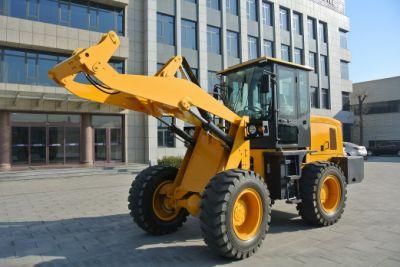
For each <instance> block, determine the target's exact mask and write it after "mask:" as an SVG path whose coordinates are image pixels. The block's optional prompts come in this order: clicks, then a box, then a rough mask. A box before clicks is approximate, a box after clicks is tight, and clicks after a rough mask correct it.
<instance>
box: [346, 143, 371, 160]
mask: <svg viewBox="0 0 400 267" xmlns="http://www.w3.org/2000/svg"><path fill="white" fill-rule="evenodd" d="M343 151H344V152H345V153H346V155H347V156H362V157H366V156H367V155H368V152H367V149H366V148H365V146H359V145H356V144H353V143H349V142H343Z"/></svg>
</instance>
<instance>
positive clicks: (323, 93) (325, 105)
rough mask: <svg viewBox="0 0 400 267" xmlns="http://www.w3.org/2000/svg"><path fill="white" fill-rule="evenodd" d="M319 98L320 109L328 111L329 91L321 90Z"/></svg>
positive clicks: (329, 103)
mask: <svg viewBox="0 0 400 267" xmlns="http://www.w3.org/2000/svg"><path fill="white" fill-rule="evenodd" d="M321 96H322V108H324V109H330V107H331V100H330V97H329V89H326V88H322V89H321Z"/></svg>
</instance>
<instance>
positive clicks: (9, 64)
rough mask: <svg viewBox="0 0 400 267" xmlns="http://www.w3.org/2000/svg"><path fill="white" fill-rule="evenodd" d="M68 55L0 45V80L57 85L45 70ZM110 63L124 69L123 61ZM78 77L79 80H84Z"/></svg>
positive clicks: (118, 68) (121, 70)
mask: <svg viewBox="0 0 400 267" xmlns="http://www.w3.org/2000/svg"><path fill="white" fill-rule="evenodd" d="M67 57H68V56H67V55H62V54H55V53H45V52H39V51H34V50H20V49H14V48H4V47H0V62H1V68H0V82H4V83H18V84H29V85H44V86H57V85H56V83H55V82H53V80H50V79H49V78H48V74H47V72H48V71H49V69H51V68H52V67H54V66H55V65H56V64H58V63H59V62H61V61H63V60H65V59H66V58H67ZM110 63H111V64H112V65H113V66H114V67H115V68H116V69H117V71H119V72H121V73H122V72H123V71H124V62H123V61H121V60H118V61H117V60H113V61H110ZM82 78H83V77H78V78H77V79H78V80H79V81H82V82H83V81H85V79H84V78H83V79H82Z"/></svg>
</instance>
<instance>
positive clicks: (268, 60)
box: [217, 56, 313, 75]
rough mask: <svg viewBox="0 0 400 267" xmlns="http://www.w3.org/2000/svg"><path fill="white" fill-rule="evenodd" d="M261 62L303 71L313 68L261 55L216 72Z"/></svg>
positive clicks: (229, 70)
mask: <svg viewBox="0 0 400 267" xmlns="http://www.w3.org/2000/svg"><path fill="white" fill-rule="evenodd" d="M263 62H272V63H275V64H278V65H283V66H287V67H289V68H295V69H300V70H305V71H311V70H313V68H310V67H308V66H303V65H299V64H296V63H292V62H288V61H283V60H280V59H277V58H273V57H267V56H262V57H259V58H257V59H253V60H249V61H246V62H243V63H240V64H237V65H233V66H232V67H229V68H227V69H224V70H222V71H220V72H218V73H217V74H221V75H225V74H227V73H229V72H232V71H235V70H238V69H241V68H243V67H247V66H251V65H255V64H259V63H263Z"/></svg>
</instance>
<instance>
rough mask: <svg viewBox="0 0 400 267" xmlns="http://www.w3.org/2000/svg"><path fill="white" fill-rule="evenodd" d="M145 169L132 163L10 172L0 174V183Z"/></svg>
mask: <svg viewBox="0 0 400 267" xmlns="http://www.w3.org/2000/svg"><path fill="white" fill-rule="evenodd" d="M146 167H148V165H145V164H139V163H132V164H127V165H119V166H93V167H69V168H54V169H34V170H11V171H4V172H0V182H2V181H19V180H31V179H52V178H68V177H79V176H90V175H117V174H132V175H136V174H138V173H139V172H140V171H142V170H143V169H144V168H146Z"/></svg>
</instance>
